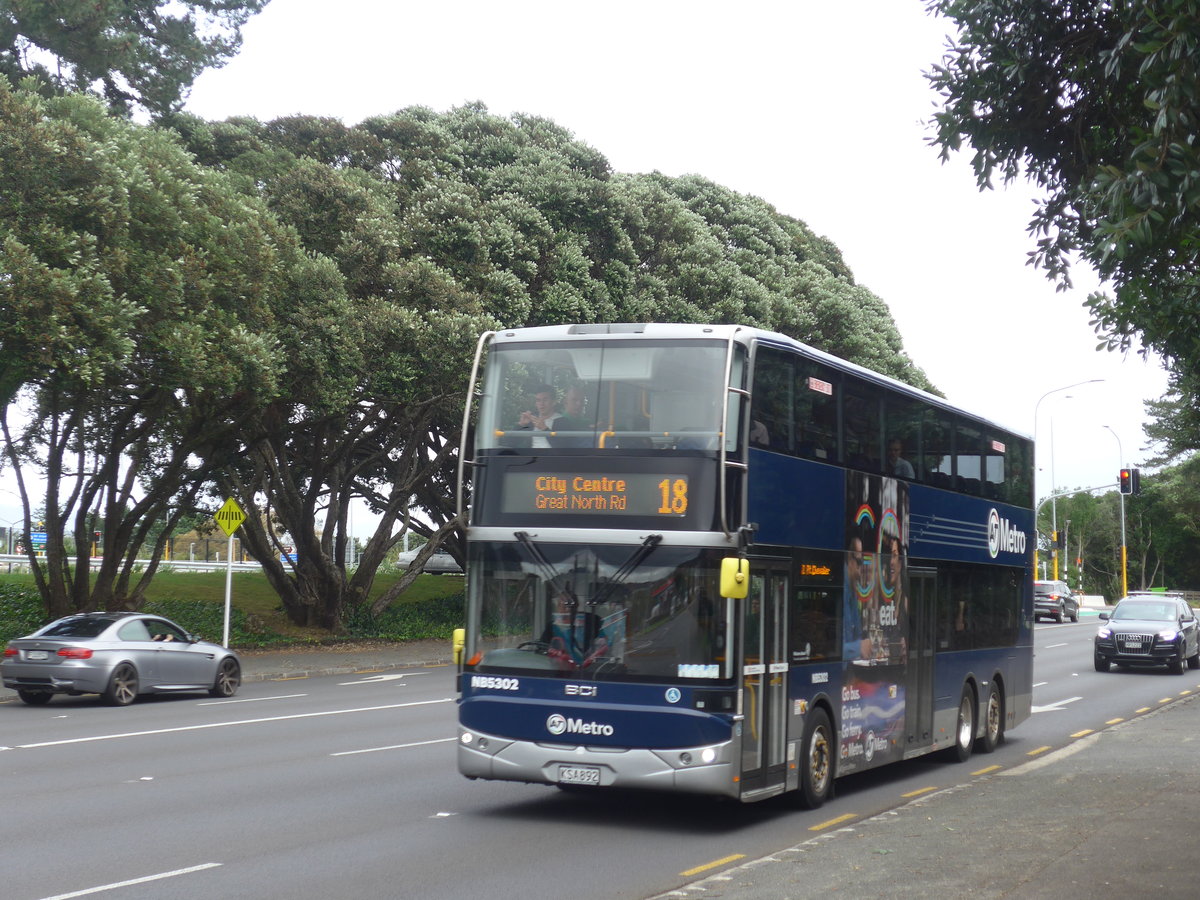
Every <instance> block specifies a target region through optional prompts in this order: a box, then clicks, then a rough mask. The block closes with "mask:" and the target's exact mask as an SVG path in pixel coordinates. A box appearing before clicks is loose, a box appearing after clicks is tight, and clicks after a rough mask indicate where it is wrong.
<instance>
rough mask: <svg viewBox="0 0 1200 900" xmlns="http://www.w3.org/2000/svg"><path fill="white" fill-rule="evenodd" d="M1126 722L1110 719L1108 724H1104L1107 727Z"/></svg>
mask: <svg viewBox="0 0 1200 900" xmlns="http://www.w3.org/2000/svg"><path fill="white" fill-rule="evenodd" d="M1124 721H1125V720H1124V719H1109V720H1108V721H1107V722H1105V723H1104V724H1105V725H1116V724H1117V723H1119V722H1124Z"/></svg>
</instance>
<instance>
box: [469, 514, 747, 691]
mask: <svg viewBox="0 0 1200 900" xmlns="http://www.w3.org/2000/svg"><path fill="white" fill-rule="evenodd" d="M518 537H519V538H521V542H520V543H516V544H500V543H496V544H484V545H482V546H479V545H476V547H475V548H473V552H474V553H475V554H478V556H477V557H476V558H475V559H473V560H472V566H473V569H472V570H473V571H474V572H475V573H476V577H475V578H474V579H473V580H472V581H471V591H472V593H473V594H474V595H475V596H473V597H472V601H473V602H472V603H471V609H472V611H473V615H475V616H476V617H477V620H476V621H473V622H471V623H470V631H471V632H472V633H473V634H475V635H477V638H476V640H475V643H474V646H473V648H472V652H471V656H470V660H469V662H470V664H473V665H474V666H475V668H476V669H477V670H478V671H480V672H501V671H509V670H524V671H527V672H528V671H529V670H534V671H537V673H538V674H542V675H551V674H554V673H557V674H559V675H561V676H562V677H565V678H571V679H574V680H578V679H581V678H583V679H604V678H609V679H621V678H624V677H629V678H647V677H650V678H654V679H655V680H668V681H669V680H672V679H726V678H729V677H730V676H731V673H732V669H731V665H732V661H731V660H730V658H729V655H728V654H727V653H726V633H727V627H728V621H727V601H726V600H724V599H723V598H721V597H720V596H719V593H718V578H717V573H718V568H719V559H718V557H717V555H716V554H715V553H714V552H713V551H704V550H697V549H695V548H683V547H663V546H658V545H656V543H655V542H654V541H653V539H651V540H648V541H647V542H646V543H643V544H642V545H641V546H628V545H588V544H561V543H560V544H550V543H545V544H543V543H534V542H533V541H531V540H529V539H528V538H527V536H525V535H524V534H521V535H518Z"/></svg>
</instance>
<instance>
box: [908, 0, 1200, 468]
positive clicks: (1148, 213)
mask: <svg viewBox="0 0 1200 900" xmlns="http://www.w3.org/2000/svg"><path fill="white" fill-rule="evenodd" d="M927 9H928V10H929V11H930V12H933V13H937V14H941V15H944V16H946V17H947V18H948V19H949V20H950V21H951V22H952V23H953V24H954V25H955V27H956V28H957V35H956V36H955V38H954V39H953V40H952V42H951V44H950V46H949V48H948V50H947V52H946V54H945V56H944V57H943V59H942V61H941V63H940V64H939V65H936V66H934V67H933V69H932V70H931V72H930V73H929V79H930V82H931V83H932V84H933V86H934V87H935V88H936V89H937V90H938V92H939V94H940V95H941V108H940V109H939V111H938V112H937V113H936V115H935V117H934V133H933V138H932V140H933V142H934V143H935V144H937V145H938V146H940V147H941V149H942V153H943V156H945V155H947V154H949V153H951V152H953V151H955V150H958V149H959V148H960V147H961V146H962V145H963V144H964V143H967V144H969V145H970V146H971V147H972V148H973V151H974V153H973V157H972V163H973V165H974V169H975V174H976V177H977V179H978V182H979V184H980V186H981V187H984V186H988V185H990V184H991V183H992V180H993V179H994V178H996V177H999V178H1001V179H1003V180H1005V181H1011V180H1012V179H1015V178H1017V177H1020V176H1022V175H1024V176H1026V177H1028V178H1030V179H1032V180H1033V181H1034V182H1035V183H1036V184H1037V185H1039V186H1040V187H1041V188H1043V189H1044V191H1045V200H1044V201H1043V202H1041V204H1040V205H1039V206H1038V208H1037V210H1036V212H1035V214H1034V216H1033V218H1032V221H1031V222H1030V226H1029V230H1030V232H1031V234H1032V235H1033V236H1034V237H1035V238H1036V248H1035V249H1034V250H1033V251H1032V253H1031V257H1032V259H1033V261H1034V262H1036V263H1037V264H1038V265H1040V266H1042V267H1043V268H1045V270H1046V271H1047V272H1048V273H1049V274H1050V275H1051V276H1052V277H1054V278H1056V279H1059V280H1060V282H1061V283H1062V284H1064V285H1066V284H1069V268H1070V262H1071V259H1072V257H1073V256H1074V255H1076V254H1078V256H1079V257H1081V258H1082V259H1083V260H1085V261H1086V262H1087V263H1089V264H1091V265H1092V266H1094V267H1095V269H1096V271H1097V272H1098V273H1099V274H1100V275H1101V277H1102V278H1104V279H1105V280H1106V281H1107V282H1108V283H1109V284H1110V285H1111V286H1112V289H1113V290H1112V293H1111V294H1109V293H1097V294H1094V295H1092V296H1091V297H1089V298H1088V301H1087V304H1088V306H1089V307H1090V309H1091V311H1092V314H1093V323H1094V325H1095V327H1096V328H1097V331H1098V333H1099V334H1100V335H1101V336H1102V338H1103V343H1104V345H1106V346H1108V347H1110V348H1117V349H1122V350H1125V349H1129V348H1130V347H1131V346H1133V345H1134V344H1135V342H1136V341H1137V340H1138V339H1139V338H1140V341H1141V343H1142V344H1143V346H1144V347H1146V348H1149V349H1151V350H1154V351H1156V352H1158V353H1160V354H1161V355H1162V356H1163V357H1164V359H1165V360H1166V362H1167V364H1168V366H1169V367H1170V372H1171V388H1172V391H1173V392H1174V394H1175V401H1176V403H1177V404H1181V405H1182V406H1183V407H1184V408H1187V409H1190V410H1191V416H1190V418H1191V420H1192V421H1193V422H1194V421H1196V419H1197V418H1198V414H1200V280H1198V279H1197V277H1196V272H1197V270H1198V268H1200V266H1198V263H1200V220H1198V219H1197V209H1200V144H1198V142H1200V129H1198V127H1197V125H1198V122H1197V110H1200V7H1197V6H1196V4H1195V3H1193V2H1190V0H1145V2H1140V3H1098V2H1095V0H987V2H981V0H936V2H930V3H928V4H927ZM1174 433H1175V436H1176V437H1178V438H1183V440H1182V441H1181V443H1179V444H1177V445H1176V446H1175V447H1174V448H1173V449H1174V450H1175V451H1176V452H1181V451H1184V450H1188V449H1193V448H1196V447H1200V430H1192V431H1191V432H1189V433H1188V434H1187V435H1186V436H1184V435H1182V434H1180V433H1179V431H1178V429H1175V431H1174Z"/></svg>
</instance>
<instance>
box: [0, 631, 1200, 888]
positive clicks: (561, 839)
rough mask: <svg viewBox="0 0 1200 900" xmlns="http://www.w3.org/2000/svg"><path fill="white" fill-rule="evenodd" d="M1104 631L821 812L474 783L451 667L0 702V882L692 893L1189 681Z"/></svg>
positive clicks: (1125, 715)
mask: <svg viewBox="0 0 1200 900" xmlns="http://www.w3.org/2000/svg"><path fill="white" fill-rule="evenodd" d="M1094 628H1095V620H1094V619H1093V620H1090V621H1085V622H1081V623H1080V624H1078V625H1070V624H1066V625H1040V626H1038V628H1037V632H1036V647H1037V657H1036V664H1035V672H1036V687H1035V689H1034V704H1035V713H1034V715H1033V716H1032V717H1031V719H1030V720H1029V721H1027V722H1025V723H1023V724H1022V725H1021V726H1020V727H1019V728H1018V729H1016V730H1015V731H1014V732H1012V733H1011V734H1010V735H1009V740H1008V741H1007V742H1006V743H1005V744H1004V745H1003V746H1001V747H1000V748H999V749H998V750H997V752H995V753H993V754H990V755H988V756H976V757H973V758H972V759H971V760H969V761H968V762H966V763H961V764H947V763H943V762H940V761H936V760H930V759H922V760H915V761H912V762H909V763H903V764H900V765H896V766H892V767H888V768H886V769H883V770H878V771H875V772H870V773H866V774H864V775H862V776H855V777H853V778H850V779H844V780H843V781H841V782H839V786H838V796H837V797H836V798H835V799H834V800H833V802H831V803H830V804H828V805H826V806H825V807H824V808H823V809H821V810H816V811H800V810H795V809H792V808H790V807H789V806H788V805H787V804H784V803H781V802H774V801H773V802H768V803H765V804H758V805H753V806H739V805H737V804H722V803H715V802H711V801H708V800H701V799H694V798H684V797H659V796H646V795H631V794H597V795H595V796H592V795H584V796H581V795H578V794H566V793H561V792H559V791H557V790H555V789H554V788H548V787H544V786H533V785H518V784H507V783H486V782H469V781H466V780H465V779H463V778H462V777H461V776H459V775H458V774H457V772H456V770H455V767H454V748H453V741H454V734H455V726H454V717H455V706H454V702H453V697H454V692H453V671H452V669H450V668H449V667H435V668H423V667H422V668H412V669H403V670H399V671H395V672H385V673H380V674H373V675H350V676H333V677H309V678H304V679H298V680H294V681H267V682H251V683H247V684H245V685H243V688H242V690H241V692H240V693H239V694H238V696H237V697H236V698H234V699H233V700H230V701H220V700H214V699H212V698H209V697H207V696H204V695H198V696H190V697H167V698H161V699H154V698H151V699H144V700H142V701H140V702H138V703H136V704H134V705H133V706H130V707H125V708H110V707H105V706H102V705H100V704H99V703H98V702H97V701H96V699H95V698H92V697H81V698H63V697H60V698H56V699H55V700H54V701H53V702H52V703H50V704H49V705H47V706H44V707H36V708H35V707H26V706H24V705H22V704H19V703H15V702H9V703H2V704H0V746H2V747H3V749H0V778H2V783H3V786H4V795H3V796H4V799H3V814H2V815H0V848H2V850H0V885H2V886H3V888H2V892H0V893H2V894H3V896H4V897H5V898H6V900H39V898H43V900H44V898H51V897H54V898H64V897H74V896H94V895H99V896H103V897H112V898H120V900H126V898H171V897H188V898H191V897H199V896H204V897H231V898H232V897H242V896H247V895H253V896H257V897H259V898H276V897H278V898H281V900H282V898H289V900H303V898H314V900H315V898H329V897H340V896H351V895H353V896H359V897H384V898H389V897H397V898H400V897H405V898H407V897H420V898H441V897H446V898H449V897H458V898H461V897H464V896H488V897H491V898H497V900H503V898H509V897H512V898H525V897H527V896H529V895H530V894H531V893H539V894H541V893H558V892H560V891H561V892H565V893H569V895H570V896H571V897H572V898H578V900H588V898H597V900H599V898H613V897H631V898H633V897H647V896H651V895H657V894H661V893H664V892H667V891H671V890H673V889H677V888H678V889H685V888H686V886H687V885H692V884H695V883H696V882H697V881H700V880H702V879H704V878H707V877H711V876H713V874H714V873H721V872H723V871H726V870H733V869H735V868H737V867H739V866H743V865H745V864H746V863H747V861H750V860H755V859H758V858H761V857H767V856H769V855H770V854H772V853H774V852H776V851H778V850H780V849H782V848H786V847H790V846H793V845H795V844H797V842H798V841H802V840H804V839H807V838H812V837H814V836H822V835H833V834H835V833H837V832H839V831H840V830H842V829H844V828H845V827H846V824H847V823H853V822H862V821H867V820H869V819H871V817H874V816H877V815H879V814H881V813H886V812H887V811H889V810H893V809H896V808H897V807H901V806H904V805H905V804H910V803H911V802H913V798H920V797H923V796H926V795H930V796H932V795H936V794H938V793H939V792H943V791H952V790H956V789H961V786H963V785H971V784H973V783H974V782H975V781H976V780H978V779H980V778H984V779H986V778H987V777H988V776H989V774H990V773H994V772H1002V771H1004V770H1006V769H1014V768H1016V767H1019V766H1021V765H1022V764H1024V763H1026V762H1028V761H1030V760H1034V759H1038V758H1045V759H1047V760H1050V763H1051V766H1054V765H1064V766H1066V765H1069V763H1067V762H1065V761H1064V762H1062V763H1058V762H1056V761H1055V760H1056V755H1057V754H1058V753H1062V752H1064V751H1067V752H1069V750H1070V748H1071V747H1072V745H1073V744H1075V743H1076V742H1078V741H1081V740H1083V739H1085V738H1087V737H1088V735H1094V734H1096V733H1097V732H1102V731H1104V730H1106V729H1111V728H1114V727H1119V724H1120V722H1122V721H1125V722H1127V721H1129V720H1131V719H1135V718H1136V717H1138V716H1141V715H1144V714H1145V713H1146V712H1148V711H1150V710H1153V709H1158V708H1162V707H1164V706H1166V705H1169V703H1171V702H1173V701H1175V700H1176V699H1178V698H1180V697H1182V696H1185V694H1184V692H1185V691H1186V692H1191V691H1196V690H1197V689H1198V688H1200V673H1198V672H1192V671H1188V672H1187V673H1186V674H1185V675H1183V676H1174V675H1169V674H1166V673H1165V672H1162V673H1159V672H1148V673H1117V672H1113V673H1108V674H1101V673H1097V672H1095V671H1094V670H1093V669H1092V665H1091V636H1092V634H1093V632H1094ZM1068 758H1069V757H1066V756H1064V760H1066V759H1068ZM997 783H1000V780H997ZM1022 783H1023V782H1022V780H1021V779H1009V780H1007V781H1005V782H1004V790H1008V791H1018V790H1022V789H1023V787H1022ZM1009 785H1012V786H1011V787H1009ZM929 802H930V803H931V804H932V803H934V802H936V801H935V800H930V801H929ZM1029 802H1030V803H1033V804H1036V803H1037V798H1036V797H1032V798H1030V801H1029ZM97 889H103V890H100V891H98V892H97ZM83 892H89V893H83ZM91 892H95V893H91ZM763 896H767V894H764V895H763ZM798 896H803V895H802V894H801V895H798Z"/></svg>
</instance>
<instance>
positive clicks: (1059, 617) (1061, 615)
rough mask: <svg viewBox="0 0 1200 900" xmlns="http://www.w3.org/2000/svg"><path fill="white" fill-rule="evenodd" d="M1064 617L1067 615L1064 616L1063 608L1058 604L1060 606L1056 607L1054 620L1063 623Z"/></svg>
mask: <svg viewBox="0 0 1200 900" xmlns="http://www.w3.org/2000/svg"><path fill="white" fill-rule="evenodd" d="M1066 617H1067V616H1066V613H1065V612H1064V611H1063V608H1062V607H1061V606H1060V607H1059V608H1058V612H1056V613H1055V614H1054V621H1055V622H1057V623H1058V624H1059V625H1061V624H1062V623H1063V620H1064V619H1065V618H1066Z"/></svg>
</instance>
